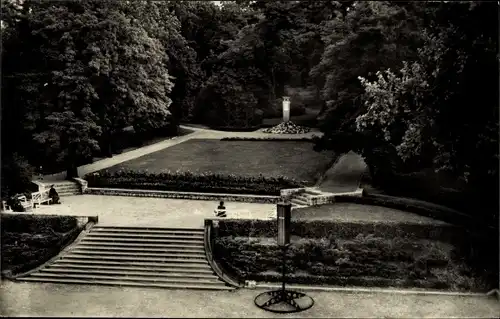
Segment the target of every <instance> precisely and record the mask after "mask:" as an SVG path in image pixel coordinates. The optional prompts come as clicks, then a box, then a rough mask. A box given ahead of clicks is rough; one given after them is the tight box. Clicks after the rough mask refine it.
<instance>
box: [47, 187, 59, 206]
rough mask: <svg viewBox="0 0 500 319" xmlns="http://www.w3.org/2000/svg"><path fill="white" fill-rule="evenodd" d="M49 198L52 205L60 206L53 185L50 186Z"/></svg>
mask: <svg viewBox="0 0 500 319" xmlns="http://www.w3.org/2000/svg"><path fill="white" fill-rule="evenodd" d="M49 198H50V199H51V200H52V204H61V202H60V201H59V194H58V193H57V191H56V189H55V188H54V185H50V189H49Z"/></svg>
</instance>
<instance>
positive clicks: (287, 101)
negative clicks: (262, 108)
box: [283, 96, 290, 122]
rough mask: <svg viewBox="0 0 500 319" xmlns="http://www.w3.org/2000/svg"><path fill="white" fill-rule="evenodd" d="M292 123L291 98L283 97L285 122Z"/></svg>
mask: <svg viewBox="0 0 500 319" xmlns="http://www.w3.org/2000/svg"><path fill="white" fill-rule="evenodd" d="M288 121H290V97H289V96H284V97H283V122H288Z"/></svg>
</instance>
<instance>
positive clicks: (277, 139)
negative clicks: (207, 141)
mask: <svg viewBox="0 0 500 319" xmlns="http://www.w3.org/2000/svg"><path fill="white" fill-rule="evenodd" d="M220 140H221V141H275V142H276V141H278V142H311V143H314V142H316V139H315V138H314V137H313V138H308V137H301V138H276V137H224V138H221V139H220Z"/></svg>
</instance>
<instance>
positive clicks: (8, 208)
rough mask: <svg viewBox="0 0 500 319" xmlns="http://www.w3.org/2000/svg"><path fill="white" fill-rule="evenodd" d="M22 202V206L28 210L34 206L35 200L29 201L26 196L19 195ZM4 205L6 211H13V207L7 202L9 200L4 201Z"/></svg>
mask: <svg viewBox="0 0 500 319" xmlns="http://www.w3.org/2000/svg"><path fill="white" fill-rule="evenodd" d="M18 199H19V201H20V203H21V206H23V208H24V210H28V209H31V208H33V204H32V203H33V202H32V201H29V200H28V199H27V198H26V196H19V197H18ZM2 206H3V209H4V210H5V211H12V207H11V206H10V205H9V204H7V201H5V200H4V201H2Z"/></svg>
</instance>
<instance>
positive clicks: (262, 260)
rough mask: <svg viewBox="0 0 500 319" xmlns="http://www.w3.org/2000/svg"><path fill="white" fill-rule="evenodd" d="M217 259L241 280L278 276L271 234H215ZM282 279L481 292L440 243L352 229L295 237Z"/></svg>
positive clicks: (479, 282)
mask: <svg viewBox="0 0 500 319" xmlns="http://www.w3.org/2000/svg"><path fill="white" fill-rule="evenodd" d="M215 252H216V256H217V258H218V260H219V261H220V262H221V263H222V264H223V265H224V267H225V268H227V269H228V270H229V271H231V272H232V273H233V274H235V275H236V276H238V277H239V278H240V279H242V280H263V279H264V278H265V279H267V280H269V279H270V280H271V281H279V280H280V273H281V269H282V267H283V266H282V252H281V249H280V248H279V246H278V245H277V244H276V240H275V239H274V238H262V237H260V238H249V237H218V238H216V239H215ZM286 269H287V273H288V274H287V281H288V282H290V283H307V284H311V283H315V284H334V285H353V284H355V285H364V286H372V285H383V286H392V287H421V288H435V289H436V288H437V289H450V290H480V291H487V290H488V289H491V288H493V287H494V286H491V287H489V286H488V284H487V283H486V281H485V280H484V278H481V275H482V274H473V273H471V272H470V270H469V268H468V267H467V266H466V265H464V264H462V262H461V260H460V259H459V258H457V256H456V255H455V256H454V257H452V256H451V254H450V248H449V247H448V246H447V245H446V244H443V243H440V242H434V241H428V240H417V241H416V240H409V239H407V238H403V237H396V238H381V237H377V236H374V235H371V234H369V235H364V234H358V235H357V236H356V237H355V238H351V239H344V238H341V237H339V236H330V237H325V238H321V239H306V238H301V239H296V240H294V241H292V243H291V245H290V247H289V248H288V251H287V264H286Z"/></svg>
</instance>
